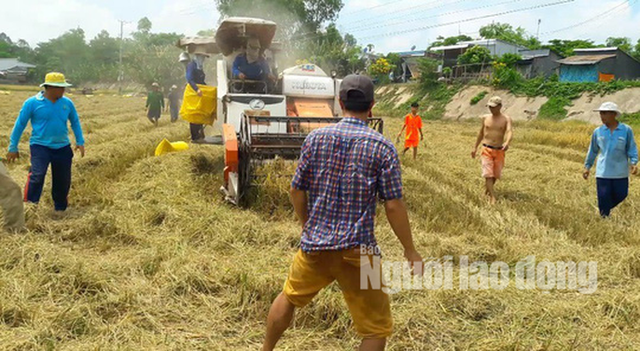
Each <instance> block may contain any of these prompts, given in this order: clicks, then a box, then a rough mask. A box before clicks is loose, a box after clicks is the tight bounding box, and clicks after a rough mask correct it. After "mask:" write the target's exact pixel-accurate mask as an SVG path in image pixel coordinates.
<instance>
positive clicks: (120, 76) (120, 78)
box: [118, 20, 129, 93]
mask: <svg viewBox="0 0 640 351" xmlns="http://www.w3.org/2000/svg"><path fill="white" fill-rule="evenodd" d="M118 22H120V58H119V61H118V85H119V88H118V90H119V91H120V93H122V81H123V80H124V67H123V66H122V48H123V43H124V25H125V24H128V23H129V22H127V21H123V20H119V21H118Z"/></svg>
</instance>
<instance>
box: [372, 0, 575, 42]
mask: <svg viewBox="0 0 640 351" xmlns="http://www.w3.org/2000/svg"><path fill="white" fill-rule="evenodd" d="M574 1H575V0H562V1H556V2H551V3H546V4H542V5H536V6H530V7H525V8H521V9H515V10H509V11H503V12H498V13H494V14H490V15H484V16H478V17H472V18H466V19H463V20H458V21H452V22H447V23H440V24H434V25H430V26H424V27H419V28H412V29H406V30H401V31H395V32H388V33H384V34H380V35H370V36H367V37H361V38H360V39H370V38H378V37H388V36H393V35H398V34H405V33H411V32H419V31H423V30H426V29H432V28H439V27H445V26H450V25H453V24H458V23H466V22H471V21H476V20H480V19H485V18H492V17H499V16H504V15H508V14H512V13H518V12H524V11H530V10H536V9H541V8H545V7H551V6H557V5H562V4H568V3H570V2H574Z"/></svg>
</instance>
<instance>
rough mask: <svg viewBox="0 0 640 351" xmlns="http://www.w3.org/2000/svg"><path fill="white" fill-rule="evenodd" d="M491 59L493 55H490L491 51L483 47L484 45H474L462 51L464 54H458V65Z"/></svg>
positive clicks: (488, 61)
mask: <svg viewBox="0 0 640 351" xmlns="http://www.w3.org/2000/svg"><path fill="white" fill-rule="evenodd" d="M492 61H493V56H491V51H489V49H487V48H485V47H484V46H474V47H472V48H471V49H469V50H467V51H465V52H464V54H462V55H460V56H458V64H460V65H468V64H480V63H487V64H488V63H491V62H492Z"/></svg>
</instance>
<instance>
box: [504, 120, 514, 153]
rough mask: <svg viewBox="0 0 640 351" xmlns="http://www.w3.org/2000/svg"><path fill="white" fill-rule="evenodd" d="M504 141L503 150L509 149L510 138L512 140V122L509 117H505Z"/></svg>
mask: <svg viewBox="0 0 640 351" xmlns="http://www.w3.org/2000/svg"><path fill="white" fill-rule="evenodd" d="M505 139H506V141H505V143H504V144H503V149H504V151H507V150H509V145H511V140H513V122H512V121H511V117H507V131H506V134H505Z"/></svg>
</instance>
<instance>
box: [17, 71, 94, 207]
mask: <svg viewBox="0 0 640 351" xmlns="http://www.w3.org/2000/svg"><path fill="white" fill-rule="evenodd" d="M40 86H41V87H44V91H42V92H40V93H38V94H37V95H36V96H34V97H31V98H29V99H27V101H25V102H24V105H23V106H22V109H21V110H20V115H19V116H18V119H17V120H16V123H15V126H14V127H13V132H12V133H11V142H10V144H9V153H8V154H7V161H8V162H13V161H15V160H16V159H18V158H19V157H20V154H19V152H18V143H19V142H20V138H21V137H22V133H23V132H24V129H25V128H26V127H27V124H28V123H29V122H31V127H32V129H33V130H32V132H31V140H30V150H31V170H30V172H29V180H28V182H27V186H26V188H25V191H24V192H25V201H26V202H31V203H38V202H39V201H40V196H41V195H42V188H43V186H44V179H45V176H46V175H47V170H48V168H49V165H51V172H52V180H53V181H52V183H53V184H52V190H51V195H52V197H53V203H54V206H55V210H56V211H65V210H66V209H67V206H68V201H67V196H68V195H69V189H70V188H71V161H72V159H73V150H72V149H71V142H70V141H69V129H68V124H71V129H72V130H73V134H74V135H75V137H76V150H77V151H79V152H80V154H81V155H82V156H83V157H84V137H83V135H82V127H81V126H80V119H79V118H78V112H77V111H76V107H75V106H74V104H73V102H72V101H71V100H69V99H68V98H66V97H64V91H65V88H66V87H69V86H71V84H69V83H67V81H66V80H65V78H64V75H63V74H62V73H57V72H52V73H48V74H47V76H46V78H45V82H44V83H42V84H41V85H40Z"/></svg>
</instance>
